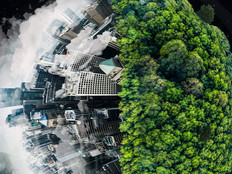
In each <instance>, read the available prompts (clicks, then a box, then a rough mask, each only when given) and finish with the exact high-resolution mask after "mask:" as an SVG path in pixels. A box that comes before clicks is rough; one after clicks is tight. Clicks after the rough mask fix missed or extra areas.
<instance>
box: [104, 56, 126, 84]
mask: <svg viewBox="0 0 232 174" xmlns="http://www.w3.org/2000/svg"><path fill="white" fill-rule="evenodd" d="M99 67H100V68H101V70H102V71H104V73H105V74H106V75H107V76H109V77H110V78H111V79H112V80H114V81H116V82H117V83H120V82H121V81H122V80H123V78H122V77H120V75H121V73H122V71H123V70H124V66H123V64H122V62H121V61H120V60H119V59H118V58H117V57H115V58H112V59H109V60H105V61H103V62H101V63H100V65H99Z"/></svg>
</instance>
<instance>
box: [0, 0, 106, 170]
mask: <svg viewBox="0 0 232 174" xmlns="http://www.w3.org/2000/svg"><path fill="white" fill-rule="evenodd" d="M89 3H90V1H88V0H57V2H56V3H54V4H52V5H49V6H47V7H42V8H40V9H37V10H36V11H35V15H30V14H25V19H27V20H24V21H21V20H16V18H14V17H13V18H12V19H4V20H9V22H10V23H11V24H12V28H11V29H10V30H8V32H7V35H5V34H4V33H3V31H2V28H1V27H0V82H1V83H0V88H9V87H13V88H14V87H18V86H20V84H21V82H23V81H30V79H31V78H32V75H33V74H32V71H33V66H34V63H35V61H36V60H37V59H38V53H41V52H40V51H41V50H46V49H47V47H48V41H47V40H44V36H43V35H42V33H43V32H44V31H45V30H46V28H47V27H48V25H49V24H50V23H51V21H52V20H53V19H54V18H56V17H58V16H59V14H60V12H61V11H63V10H65V9H66V8H67V7H69V8H70V9H72V10H73V11H77V10H79V11H81V9H82V8H83V7H86V6H87V5H88V4H89ZM79 16H80V17H81V13H79ZM71 46H73V47H74V48H75V45H74V44H73V43H72V44H71ZM103 47H104V46H103ZM88 48H89V47H88ZM88 48H86V49H85V50H89V49H88ZM101 51H102V50H99V49H98V50H95V51H94V52H98V54H99V53H100V52H101ZM88 53H91V51H90V50H89V51H88ZM79 105H81V106H80V107H82V108H83V109H87V108H86V106H83V105H82V104H80V103H79ZM10 111H11V108H5V109H0V112H1V114H0V152H5V153H7V154H9V156H10V159H11V162H12V165H13V169H14V172H13V173H15V174H30V173H31V172H30V170H29V169H28V167H27V163H26V159H27V154H26V152H25V150H24V148H23V146H22V143H21V141H20V139H21V133H22V130H21V128H20V127H16V128H8V127H7V126H6V125H5V122H4V120H5V118H6V116H7V114H9V113H10Z"/></svg>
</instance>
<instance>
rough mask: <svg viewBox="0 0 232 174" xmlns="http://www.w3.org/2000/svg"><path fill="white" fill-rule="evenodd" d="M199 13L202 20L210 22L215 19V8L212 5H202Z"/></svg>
mask: <svg viewBox="0 0 232 174" xmlns="http://www.w3.org/2000/svg"><path fill="white" fill-rule="evenodd" d="M197 14H198V16H200V17H201V19H202V20H204V21H205V22H207V23H209V24H210V23H211V22H213V20H214V9H213V7H212V6H211V5H202V6H201V9H200V10H199V11H198V12H197Z"/></svg>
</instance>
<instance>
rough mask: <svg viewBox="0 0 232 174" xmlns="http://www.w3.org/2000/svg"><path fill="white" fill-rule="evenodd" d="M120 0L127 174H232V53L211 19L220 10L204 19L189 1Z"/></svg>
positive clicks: (124, 168)
mask: <svg viewBox="0 0 232 174" xmlns="http://www.w3.org/2000/svg"><path fill="white" fill-rule="evenodd" d="M112 2H113V4H114V7H113V8H114V9H115V12H116V15H117V16H116V18H117V20H118V23H117V25H116V28H117V29H118V32H119V33H120V34H121V36H122V38H121V39H118V44H119V45H120V46H121V48H122V49H121V54H120V55H119V57H120V59H121V60H122V61H123V63H124V64H125V67H126V68H125V70H124V72H123V73H122V76H123V77H124V79H125V80H124V81H123V82H121V85H122V92H121V93H120V94H119V96H120V97H121V103H120V105H119V108H120V109H121V111H122V113H121V115H122V117H123V118H124V121H123V122H122V123H121V126H120V130H121V131H122V132H125V133H126V134H125V136H124V139H123V141H122V147H121V152H122V156H121V158H120V164H121V166H122V172H123V173H125V174H141V173H144V174H146V173H147V174H150V173H160V174H161V173H165V174H168V173H170V174H177V173H182V174H184V173H186V174H187V173H193V174H197V173H206V174H213V173H231V172H232V167H231V166H232V151H231V148H232V144H231V141H232V136H231V135H232V95H231V91H232V88H231V80H232V75H231V74H232V73H231V72H232V61H231V60H232V56H231V55H232V54H231V52H230V45H229V42H228V40H227V38H226V37H225V35H224V33H223V32H222V31H221V30H220V29H218V28H217V27H215V26H211V25H210V24H209V23H206V22H204V20H206V21H207V20H208V21H207V22H211V21H212V9H211V12H207V15H208V14H209V15H208V18H205V19H204V20H200V18H199V17H198V16H197V15H196V14H195V13H194V11H193V9H192V8H191V5H190V4H189V3H188V1H187V0H168V1H167V0H166V1H162V2H161V3H160V2H158V1H156V0H154V1H147V5H140V4H139V1H138V0H130V1H127V0H119V1H115V0H112ZM206 7H207V6H206ZM206 7H202V9H203V10H202V11H200V12H199V15H200V14H204V13H205V12H206V10H204V8H206ZM207 8H209V7H207ZM207 8H206V9H207ZM201 17H202V19H203V16H201ZM206 17H207V16H206ZM209 17H210V18H209Z"/></svg>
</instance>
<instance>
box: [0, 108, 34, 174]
mask: <svg viewBox="0 0 232 174" xmlns="http://www.w3.org/2000/svg"><path fill="white" fill-rule="evenodd" d="M14 108H17V107H14ZM12 109H13V108H12V107H11V108H4V109H0V153H1V152H4V153H6V154H8V155H9V159H10V161H11V163H12V167H13V174H32V172H31V171H30V170H29V169H28V166H27V163H26V159H27V154H26V151H25V149H24V148H23V146H22V142H21V137H22V131H23V129H22V128H21V127H12V128H9V127H8V126H7V125H6V124H5V118H6V116H7V115H8V114H10V113H11V110H12ZM0 173H1V171H0Z"/></svg>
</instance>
